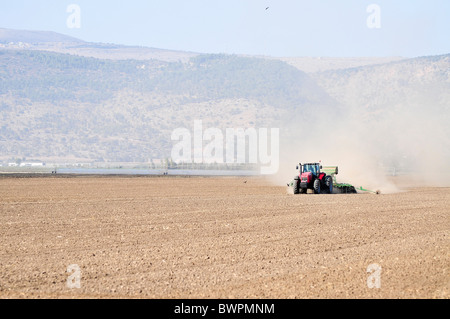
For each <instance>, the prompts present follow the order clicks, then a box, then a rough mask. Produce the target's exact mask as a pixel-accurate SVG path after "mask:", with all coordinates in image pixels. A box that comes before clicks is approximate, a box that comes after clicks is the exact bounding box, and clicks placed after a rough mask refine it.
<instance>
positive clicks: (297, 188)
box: [293, 177, 300, 195]
mask: <svg viewBox="0 0 450 319" xmlns="http://www.w3.org/2000/svg"><path fill="white" fill-rule="evenodd" d="M293 188H294V194H295V195H297V194H298V193H300V180H299V179H298V177H296V178H295V179H294V185H293Z"/></svg>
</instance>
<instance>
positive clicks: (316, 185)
mask: <svg viewBox="0 0 450 319" xmlns="http://www.w3.org/2000/svg"><path fill="white" fill-rule="evenodd" d="M321 169H322V166H321V165H320V163H306V164H301V163H299V164H298V166H297V170H298V171H299V174H298V176H295V178H294V181H293V182H292V187H293V189H294V194H306V192H307V191H308V189H312V190H313V191H314V194H333V177H331V176H330V175H327V174H326V173H324V172H321V171H320V170H321Z"/></svg>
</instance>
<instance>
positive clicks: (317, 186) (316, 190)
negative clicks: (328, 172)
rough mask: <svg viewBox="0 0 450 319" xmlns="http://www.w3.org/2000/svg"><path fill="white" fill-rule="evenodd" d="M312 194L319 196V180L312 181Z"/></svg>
mask: <svg viewBox="0 0 450 319" xmlns="http://www.w3.org/2000/svg"><path fill="white" fill-rule="evenodd" d="M314 194H320V179H316V180H315V181H314Z"/></svg>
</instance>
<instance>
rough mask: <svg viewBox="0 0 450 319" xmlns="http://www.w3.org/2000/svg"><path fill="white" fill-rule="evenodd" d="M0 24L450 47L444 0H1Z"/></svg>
mask: <svg viewBox="0 0 450 319" xmlns="http://www.w3.org/2000/svg"><path fill="white" fill-rule="evenodd" d="M71 4H76V5H77V6H78V8H79V9H80V13H79V15H78V14H77V12H76V11H70V12H67V9H68V6H69V5H71ZM372 4H375V6H371V5H372ZM267 7H269V9H267V10H266V8H267ZM368 9H369V10H368ZM73 14H75V16H73ZM69 18H70V19H69ZM78 18H79V19H78ZM68 20H70V21H72V24H70V23H69V24H68ZM78 22H79V25H78V24H77V23H78ZM69 26H71V27H69ZM74 26H75V27H74ZM78 26H79V28H78ZM0 27H3V28H12V29H26V30H46V31H55V32H59V33H63V34H67V35H71V36H74V37H77V38H80V39H82V40H86V41H92V42H104V43H116V44H127V45H140V46H148V47H156V48H162V49H176V50H185V51H194V52H201V53H236V54H252V55H271V56H336V57H345V56H348V57H353V56H405V57H415V56H423V55H435V54H444V53H450V1H449V0H428V1H425V0H370V1H366V0H308V1H304V0H227V1H216V0H158V1H156V0H145V1H144V0H127V1H125V0H89V1H88V0H69V1H66V0H1V1H0Z"/></svg>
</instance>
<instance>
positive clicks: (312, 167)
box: [297, 163, 322, 176]
mask: <svg viewBox="0 0 450 319" xmlns="http://www.w3.org/2000/svg"><path fill="white" fill-rule="evenodd" d="M297 169H298V170H299V173H300V176H301V175H302V174H303V173H312V175H314V176H318V175H320V170H321V169H322V166H321V165H320V164H319V163H307V164H303V165H302V164H301V163H299V164H298V166H297Z"/></svg>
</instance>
